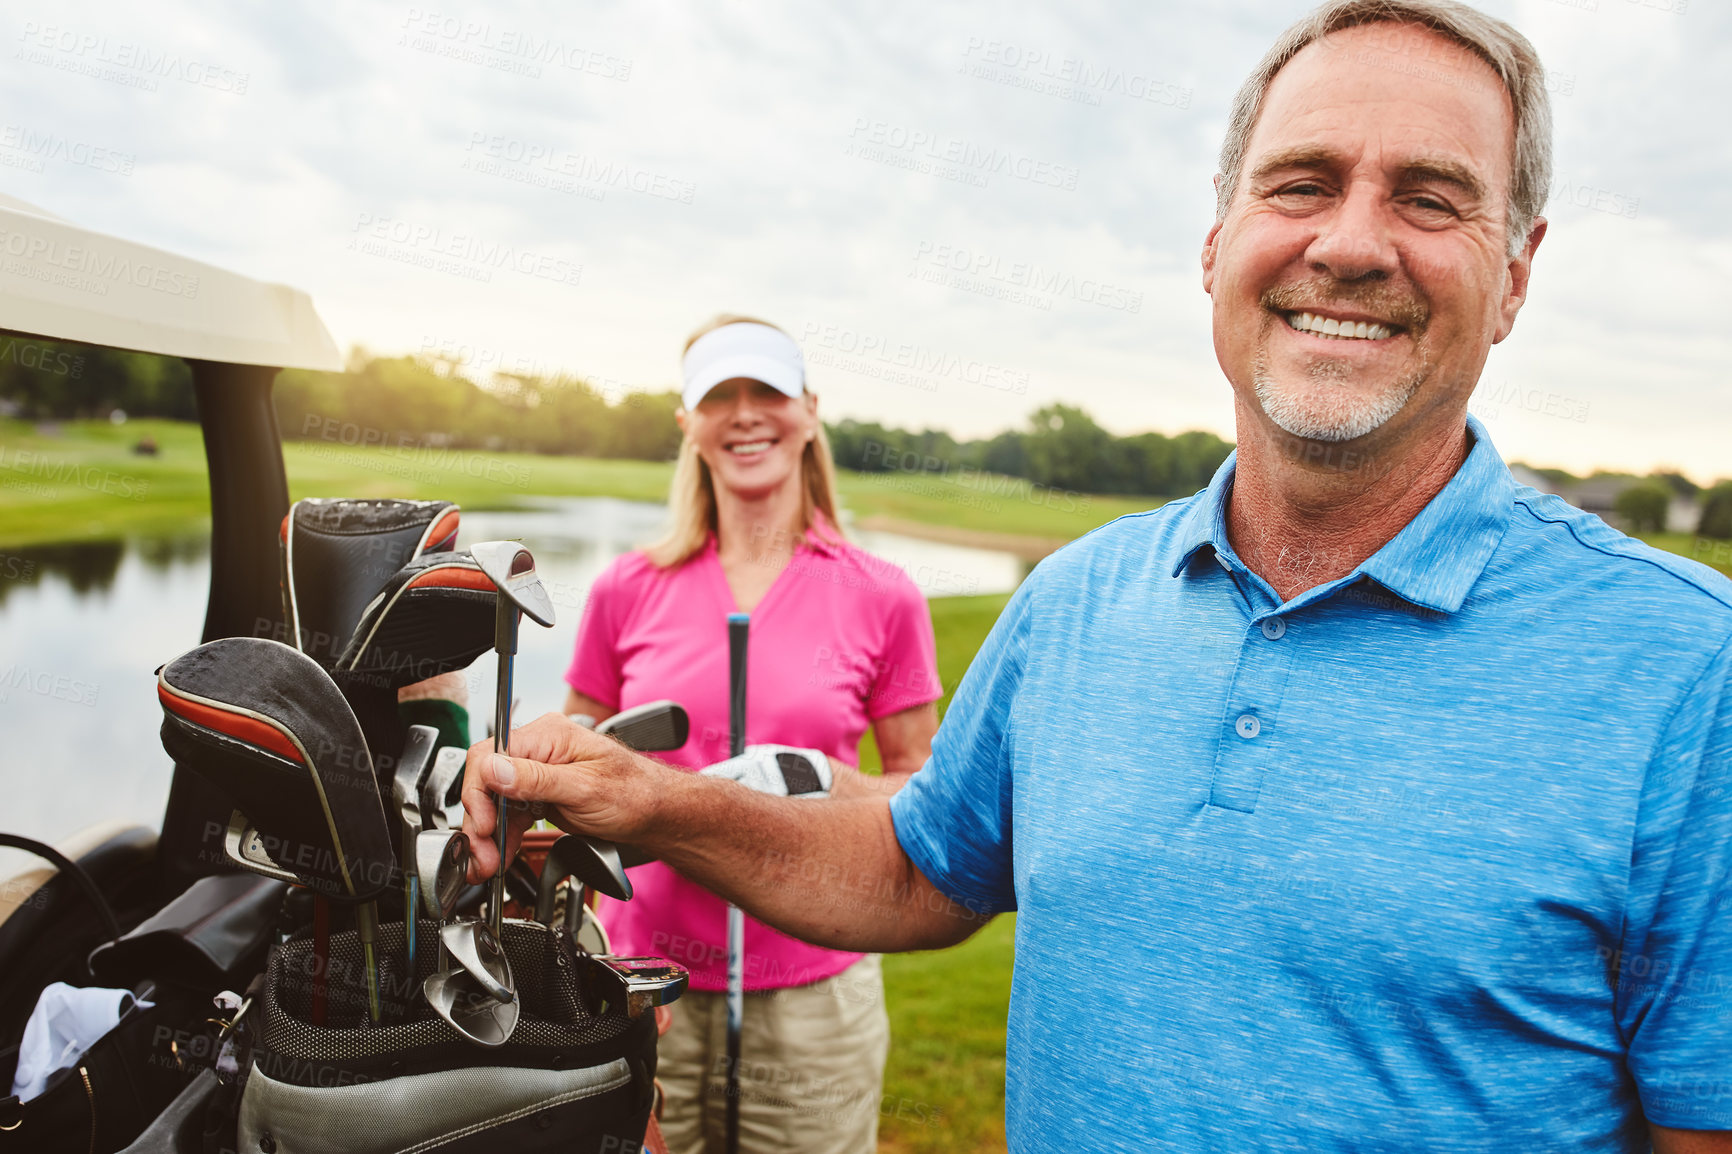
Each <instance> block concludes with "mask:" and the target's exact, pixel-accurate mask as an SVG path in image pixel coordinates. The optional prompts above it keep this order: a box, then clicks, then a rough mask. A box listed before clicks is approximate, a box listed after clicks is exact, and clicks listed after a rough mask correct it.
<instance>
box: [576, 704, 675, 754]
mask: <svg viewBox="0 0 1732 1154" xmlns="http://www.w3.org/2000/svg"><path fill="white" fill-rule="evenodd" d="M691 730H692V722H691V718H689V717H687V716H686V710H685V706H683V705H681V704H680V703H679V702H677V701H646V702H645V703H644V704H642V705H634V706H632V707H631V708H630V709H623V710H621V711H620V712H618V713H616V714H614V715H613V716H612V717H610V718H608V719H607V720H606V721H604V722H602V723H601V724H599V725H597V726H595V731H596V732H597V733H602V734H607V735H609V736H611V737H612V738H613V739H614V740H615V741H617V742H619V743H620V744H621V745H625V746H629V747H630V748H632V749H635V750H638V751H639V752H640V753H661V752H665V751H667V750H670V749H678V748H679V747H680V746H682V745H684V744H685V743H686V738H687V736H689V735H690V733H691Z"/></svg>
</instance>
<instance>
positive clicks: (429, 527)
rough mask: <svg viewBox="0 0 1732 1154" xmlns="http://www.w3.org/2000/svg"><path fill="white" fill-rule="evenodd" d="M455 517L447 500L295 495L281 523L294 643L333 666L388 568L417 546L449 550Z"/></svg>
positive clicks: (420, 550) (410, 556)
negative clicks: (302, 496)
mask: <svg viewBox="0 0 1732 1154" xmlns="http://www.w3.org/2000/svg"><path fill="white" fill-rule="evenodd" d="M460 520H461V514H460V513H459V511H458V508H457V506H456V505H453V504H452V503H451V502H449V501H398V500H386V499H373V498H346V497H336V498H308V499H306V500H302V501H296V502H295V503H294V505H293V506H292V507H291V508H290V509H289V512H288V515H287V516H285V517H284V518H283V523H282V527H281V529H280V531H279V537H280V539H281V541H282V564H283V572H282V579H283V609H284V613H285V619H286V621H287V622H288V626H289V632H290V638H291V641H292V643H293V645H294V647H295V648H297V649H299V650H301V651H302V652H304V653H306V654H307V655H308V656H309V657H311V658H313V659H314V660H315V661H317V662H318V663H319V664H320V665H321V666H323V667H324V668H326V669H331V668H334V667H335V666H336V664H337V658H338V656H339V653H340V651H341V650H342V648H343V647H344V645H345V643H347V642H348V641H349V639H350V637H351V636H352V635H353V634H354V632H355V627H356V623H357V622H358V621H359V620H360V619H361V617H362V614H363V611H364V610H365V608H366V606H367V604H368V602H370V601H372V600H373V598H374V595H375V594H376V593H378V591H379V589H380V588H381V587H382V586H383V585H384V584H385V582H386V581H387V580H388V579H389V578H390V576H391V574H393V573H395V572H397V571H398V570H399V569H401V568H402V567H403V566H404V565H406V564H408V563H409V562H411V561H412V560H414V559H415V558H417V557H420V556H422V555H423V554H429V553H432V554H436V553H440V552H443V551H445V550H449V549H450V548H451V547H452V545H453V544H455V542H456V540H457V526H458V523H459V521H460Z"/></svg>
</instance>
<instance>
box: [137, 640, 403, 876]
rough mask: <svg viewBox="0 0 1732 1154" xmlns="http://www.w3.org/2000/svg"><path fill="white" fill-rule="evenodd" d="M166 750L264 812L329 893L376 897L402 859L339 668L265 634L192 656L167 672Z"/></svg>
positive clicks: (274, 853)
mask: <svg viewBox="0 0 1732 1154" xmlns="http://www.w3.org/2000/svg"><path fill="white" fill-rule="evenodd" d="M157 696H158V697H159V698H160V700H161V702H162V708H163V721H162V745H163V748H164V749H166V750H167V751H168V753H169V756H170V757H172V758H174V760H175V761H176V762H177V763H178V764H180V765H183V766H186V767H187V768H188V769H191V770H192V771H193V772H195V773H197V774H199V775H200V776H201V777H204V778H205V779H207V780H209V781H210V782H212V783H213V784H215V785H216V786H217V787H218V788H219V789H221V790H222V791H223V792H224V793H226V794H227V795H228V796H229V797H230V798H231V799H232V800H233V802H234V805H235V807H236V808H238V809H239V810H240V811H241V812H242V813H244V814H246V815H247V816H248V817H249V818H251V819H252V822H253V824H254V825H255V826H257V827H258V830H259V832H260V833H261V834H263V835H264V836H265V837H266V839H267V841H268V842H269V843H270V852H271V857H272V858H273V859H274V860H275V861H276V862H277V863H278V864H280V865H282V866H283V867H284V868H285V869H288V870H291V871H293V872H294V873H295V874H297V875H298V876H299V877H300V878H301V879H302V880H303V881H304V882H306V884H307V885H308V886H309V887H311V888H312V889H313V890H315V891H316V892H318V893H321V894H324V895H326V896H327V897H332V898H337V899H339V900H343V901H367V900H370V899H372V898H374V897H377V896H378V895H379V894H380V893H382V892H383V891H384V890H386V889H387V888H388V887H389V886H390V885H391V881H392V872H393V869H394V868H395V861H396V858H395V855H394V852H393V848H392V842H391V838H390V834H389V831H388V828H387V826H386V824H385V807H384V804H383V802H382V801H381V799H380V796H379V786H378V783H377V781H376V779H375V778H374V775H373V760H372V758H371V756H370V755H369V754H368V751H367V745H366V742H365V741H364V740H363V738H362V736H361V727H360V725H359V724H358V723H357V722H356V720H355V715H354V713H353V712H351V710H350V709H349V705H348V702H346V701H345V700H344V699H343V695H342V693H341V692H340V691H339V690H338V688H337V686H336V684H335V683H334V682H333V681H332V680H331V678H330V675H329V674H327V673H326V672H325V671H324V670H323V669H321V668H319V666H318V664H317V663H316V662H314V661H313V660H312V659H311V658H309V657H307V656H306V655H305V654H303V653H300V652H298V651H296V650H294V649H291V648H290V647H289V646H287V645H283V644H281V643H280V642H276V641H271V640H268V639H266V638H262V637H228V638H224V639H222V640H220V641H212V642H210V643H208V644H206V645H201V646H199V647H198V648H197V649H193V650H190V651H188V652H186V653H183V654H181V655H180V656H179V657H177V658H175V659H174V660H173V661H171V662H169V663H168V664H167V665H165V666H163V668H162V671H161V672H160V674H159V675H158V677H157Z"/></svg>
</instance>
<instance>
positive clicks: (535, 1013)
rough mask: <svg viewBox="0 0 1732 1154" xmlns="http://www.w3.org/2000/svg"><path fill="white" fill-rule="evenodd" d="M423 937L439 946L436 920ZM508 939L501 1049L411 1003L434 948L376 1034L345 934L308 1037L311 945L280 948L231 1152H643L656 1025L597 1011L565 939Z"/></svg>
mask: <svg viewBox="0 0 1732 1154" xmlns="http://www.w3.org/2000/svg"><path fill="white" fill-rule="evenodd" d="M420 932H421V933H422V935H423V936H424V939H425V940H428V941H435V940H437V935H438V927H437V925H436V924H435V923H433V922H431V921H423V922H422V923H421V925H420ZM379 944H380V946H381V947H382V949H383V952H384V953H385V954H386V955H387V956H390V957H397V956H398V955H399V952H400V951H401V949H402V925H401V923H389V924H387V925H385V926H384V927H382V928H381V932H380V939H379ZM503 944H504V947H505V951H506V953H507V955H508V956H509V957H510V959H511V964H512V969H513V971H514V972H515V975H516V978H517V995H518V997H519V998H520V999H521V1000H522V1015H521V1017H520V1018H519V1019H518V1024H517V1029H516V1031H515V1032H514V1033H513V1034H512V1036H511V1038H510V1040H509V1041H507V1042H506V1043H505V1044H504V1045H501V1046H499V1047H496V1048H489V1049H482V1048H479V1047H477V1046H475V1045H474V1044H472V1043H470V1042H468V1041H465V1040H464V1039H462V1038H461V1037H460V1036H459V1035H458V1034H457V1032H456V1031H455V1030H453V1029H452V1027H451V1026H450V1025H449V1024H447V1023H446V1022H445V1021H444V1020H443V1019H441V1018H440V1017H438V1016H437V1015H436V1014H435V1013H434V1012H433V1010H432V1009H431V1007H429V1006H428V1005H427V1003H426V1002H425V1001H424V1000H422V999H421V998H420V997H419V990H420V986H421V982H422V981H423V980H424V979H425V978H426V977H427V976H428V975H430V974H431V973H432V972H433V971H434V969H435V958H434V956H433V951H432V950H428V951H425V952H424V953H422V954H421V956H420V958H419V959H418V966H417V970H418V972H417V973H415V974H412V975H409V976H408V981H407V982H405V983H402V984H401V985H399V986H398V988H397V989H394V990H392V991H389V996H391V997H392V1000H393V1001H394V1002H397V1003H398V1005H397V1007H396V1009H397V1012H398V1017H397V1018H396V1020H395V1021H393V1022H391V1023H390V1024H385V1025H380V1026H371V1027H370V1026H368V1024H367V1018H366V1009H365V1001H364V997H362V996H361V995H360V990H359V982H360V979H359V973H360V970H361V967H362V965H363V962H362V954H361V950H360V947H359V943H358V942H357V941H356V939H355V935H354V934H353V933H347V934H337V935H335V936H334V937H333V938H332V942H331V956H330V959H329V963H328V965H327V967H326V970H325V977H326V978H327V979H328V982H329V989H330V1003H329V1014H328V1017H327V1019H326V1024H325V1025H324V1026H315V1025H313V1024H312V1021H311V1006H312V997H311V992H310V991H311V986H312V983H311V981H310V980H309V979H310V977H311V976H312V973H311V971H312V964H313V963H312V956H311V953H310V945H309V943H308V942H307V941H305V940H298V941H291V942H289V943H287V944H286V945H283V946H281V947H279V948H278V949H277V950H276V951H274V953H273V954H272V957H271V964H270V968H269V971H268V972H267V974H266V977H265V983H264V989H263V993H262V997H261V998H260V1000H259V1005H258V1006H257V1007H255V1010H254V1013H253V1015H252V1016H250V1017H249V1018H247V1019H245V1020H244V1021H246V1022H250V1023H251V1026H250V1029H251V1038H250V1039H249V1041H250V1045H251V1064H250V1072H249V1073H248V1074H247V1076H246V1082H245V1088H244V1090H243V1091H242V1092H241V1093H240V1095H239V1101H238V1109H237V1118H236V1138H237V1142H236V1149H239V1150H267V1149H272V1148H273V1147H274V1148H275V1149H276V1150H278V1151H281V1152H283V1154H312V1152H318V1151H330V1152H333V1154H335V1152H337V1151H342V1152H344V1154H375V1152H377V1154H387V1152H395V1151H400V1150H407V1149H421V1148H429V1147H434V1146H436V1147H437V1149H438V1150H439V1151H440V1152H441V1154H466V1152H469V1151H475V1152H477V1154H480V1152H482V1151H497V1150H512V1151H525V1152H531V1151H542V1150H546V1151H554V1150H558V1151H562V1152H581V1154H587V1152H595V1154H601V1152H603V1151H627V1150H632V1151H635V1150H637V1149H638V1148H639V1146H638V1144H639V1143H641V1142H642V1141H643V1136H644V1130H645V1127H646V1126H647V1125H648V1122H649V1114H650V1109H651V1106H652V1104H653V1100H654V1079H655V1061H656V1025H655V1016H654V1015H653V1014H645V1015H642V1016H640V1017H637V1018H630V1017H627V1016H626V1015H625V1014H624V1013H623V1012H619V1011H618V1010H617V1008H616V1009H615V1011H614V1012H605V1013H596V1012H595V1011H594V1009H593V1008H592V1004H591V1002H590V1000H589V994H588V993H587V992H586V990H585V988H584V983H583V980H582V976H581V975H582V974H583V962H582V960H581V959H580V958H579V957H578V956H577V955H576V954H575V953H574V952H573V950H572V948H571V945H570V941H569V939H567V938H566V937H565V936H564V935H561V934H556V933H554V932H552V931H550V930H548V929H547V928H545V927H543V926H541V925H538V924H536V923H534V922H507V923H506V924H505V932H504V940H503ZM346 995H349V996H346ZM405 995H406V996H405Z"/></svg>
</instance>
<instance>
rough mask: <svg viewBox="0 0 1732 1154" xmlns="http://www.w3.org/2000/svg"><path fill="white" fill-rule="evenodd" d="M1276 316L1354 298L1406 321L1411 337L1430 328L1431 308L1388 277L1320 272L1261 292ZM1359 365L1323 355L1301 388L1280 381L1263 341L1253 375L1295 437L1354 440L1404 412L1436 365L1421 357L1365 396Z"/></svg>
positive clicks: (1278, 319) (1262, 399)
mask: <svg viewBox="0 0 1732 1154" xmlns="http://www.w3.org/2000/svg"><path fill="white" fill-rule="evenodd" d="M1261 303H1262V305H1263V307H1264V308H1265V309H1268V310H1273V311H1271V313H1270V315H1271V317H1272V318H1273V322H1274V323H1275V324H1279V325H1284V324H1286V323H1287V321H1286V320H1285V318H1284V317H1282V316H1281V315H1280V314H1281V313H1285V312H1304V311H1307V310H1313V309H1314V310H1326V309H1327V308H1328V307H1329V306H1330V305H1331V304H1344V303H1352V304H1355V305H1358V306H1360V307H1361V308H1362V309H1365V310H1367V311H1371V312H1373V313H1374V314H1375V315H1377V316H1380V317H1383V318H1385V319H1386V320H1388V321H1390V322H1393V323H1394V324H1396V325H1399V326H1400V327H1401V328H1402V329H1403V330H1405V335H1406V336H1407V338H1408V339H1409V340H1413V341H1415V342H1417V340H1418V338H1419V337H1420V336H1421V335H1423V334H1424V332H1425V326H1426V323H1427V321H1428V320H1429V319H1430V310H1429V309H1427V308H1426V307H1425V305H1424V304H1423V303H1421V302H1420V301H1417V300H1415V299H1414V298H1413V297H1412V296H1409V295H1407V294H1397V293H1394V292H1391V291H1389V288H1388V286H1386V285H1384V284H1381V283H1373V284H1350V283H1344V282H1342V281H1338V280H1335V279H1333V278H1330V277H1319V278H1314V279H1311V280H1306V281H1300V282H1296V283H1292V284H1286V285H1279V286H1277V287H1275V288H1272V289H1268V290H1266V291H1265V292H1264V293H1263V295H1262V298H1261ZM1352 371H1353V370H1352V369H1351V368H1350V367H1349V366H1347V365H1345V364H1343V363H1342V362H1340V361H1334V360H1328V359H1318V360H1314V361H1313V362H1312V363H1311V364H1310V365H1309V366H1308V368H1307V369H1306V376H1307V377H1308V378H1309V382H1310V384H1311V385H1312V386H1313V387H1311V388H1309V389H1303V388H1302V389H1295V388H1293V387H1292V386H1291V384H1290V383H1288V382H1283V381H1279V380H1277V379H1276V378H1275V376H1274V374H1273V373H1272V372H1270V370H1269V358H1268V350H1267V349H1266V348H1263V347H1260V348H1258V350H1257V357H1256V360H1255V361H1254V362H1253V363H1252V366H1251V381H1252V384H1253V385H1254V387H1255V388H1256V392H1257V400H1258V402H1259V403H1260V404H1261V405H1262V406H1263V412H1264V413H1266V414H1268V417H1269V419H1270V420H1271V421H1273V422H1275V424H1276V426H1277V427H1279V428H1281V429H1282V430H1284V431H1286V432H1287V433H1290V434H1292V435H1293V436H1295V437H1303V438H1305V439H1306V440H1311V441H1327V442H1338V441H1352V440H1356V439H1357V438H1359V437H1363V436H1365V435H1366V434H1368V433H1371V432H1373V431H1375V430H1376V429H1379V428H1382V427H1383V425H1384V424H1385V423H1386V422H1388V421H1389V420H1390V418H1392V417H1394V416H1395V414H1397V413H1399V412H1400V411H1401V410H1402V409H1403V408H1404V407H1405V406H1406V405H1407V402H1408V400H1409V399H1410V398H1412V396H1413V394H1414V392H1415V391H1416V390H1417V389H1418V388H1419V386H1420V385H1421V384H1422V383H1423V382H1424V381H1425V378H1426V376H1427V375H1428V374H1429V373H1430V371H1431V365H1430V364H1429V363H1428V362H1426V361H1421V362H1420V364H1418V365H1416V366H1415V367H1414V369H1413V371H1412V372H1411V373H1408V374H1406V375H1405V376H1402V377H1399V378H1397V379H1396V380H1394V381H1392V382H1390V384H1389V385H1388V386H1387V387H1385V388H1384V389H1383V390H1381V391H1380V392H1379V393H1377V394H1376V395H1375V396H1370V397H1358V396H1355V395H1354V394H1353V393H1352V392H1350V391H1349V390H1348V388H1347V387H1346V385H1345V383H1344V382H1345V381H1346V379H1347V378H1348V377H1349V375H1350V374H1351V373H1352Z"/></svg>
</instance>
